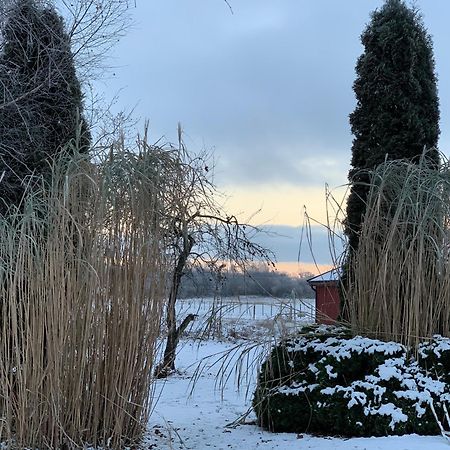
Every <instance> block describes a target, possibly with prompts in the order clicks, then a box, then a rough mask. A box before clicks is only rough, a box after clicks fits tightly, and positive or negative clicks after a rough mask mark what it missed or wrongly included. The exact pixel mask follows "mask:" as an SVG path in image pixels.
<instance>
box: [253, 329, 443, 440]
mask: <svg viewBox="0 0 450 450" xmlns="http://www.w3.org/2000/svg"><path fill="white" fill-rule="evenodd" d="M444 343H445V344H444ZM444 345H446V346H447V348H446V350H447V349H448V350H449V353H448V355H446V356H447V358H448V360H450V340H448V339H447V340H444V339H442V338H441V340H440V341H433V342H432V343H430V344H427V345H424V346H422V347H421V349H420V352H421V355H422V356H421V358H420V364H418V363H417V362H416V361H414V360H413V359H411V358H410V357H409V356H408V352H407V350H406V348H405V347H404V346H402V345H400V344H398V343H395V342H382V341H379V340H375V339H369V338H365V337H361V336H356V337H353V338H351V337H350V336H349V335H347V334H346V332H345V330H343V329H334V330H333V329H331V328H329V327H328V328H323V327H321V328H319V329H317V330H306V331H305V330H304V331H303V332H302V334H301V335H300V336H299V337H298V338H295V339H291V340H288V341H285V342H283V343H281V344H280V345H278V346H277V347H275V348H274V349H273V350H272V352H271V354H270V356H269V358H268V359H267V360H266V361H265V362H264V363H263V365H262V368H261V372H260V374H259V378H258V386H257V389H256V391H255V396H254V400H253V406H254V408H255V411H256V414H257V417H258V422H259V424H260V425H261V426H263V427H265V428H268V429H270V430H272V431H277V432H283V431H284V432H306V431H308V432H312V433H319V434H324V435H343V436H386V435H394V434H397V435H400V434H407V433H417V434H438V433H439V428H438V425H437V421H436V418H435V416H434V414H433V412H432V409H431V407H430V405H431V404H432V405H433V407H434V409H435V411H436V412H437V414H438V416H439V419H442V418H443V417H442V416H443V412H442V402H447V401H448V400H449V399H450V395H449V392H450V388H449V387H450V386H449V384H447V383H446V382H444V381H443V380H441V378H440V376H439V375H438V374H437V373H436V371H435V370H434V365H435V364H437V361H440V359H439V358H438V357H437V354H436V353H437V352H433V350H432V349H436V348H443V347H444ZM431 353H433V355H434V357H435V359H433V358H431ZM442 354H443V353H441V355H442ZM424 355H426V356H424ZM425 360H426V361H427V362H428V363H429V364H430V365H429V367H428V369H425V368H424V366H423V364H422V362H423V361H425ZM446 361H447V360H446ZM441 363H442V362H441ZM442 422H443V420H442Z"/></svg>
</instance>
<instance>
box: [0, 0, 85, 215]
mask: <svg viewBox="0 0 450 450" xmlns="http://www.w3.org/2000/svg"><path fill="white" fill-rule="evenodd" d="M2 38H3V46H2V53H1V55H0V84H1V85H2V89H0V176H1V177H2V182H1V183H0V198H1V201H0V213H2V214H4V213H5V211H6V209H7V207H8V205H9V204H11V203H12V204H15V205H18V204H19V203H20V200H21V198H22V194H23V185H24V183H26V182H27V181H26V180H27V176H29V175H30V174H32V173H34V174H36V173H37V174H43V175H44V176H46V175H47V174H48V173H49V168H50V166H49V159H50V158H51V157H52V156H55V155H56V154H57V153H58V152H59V151H60V150H61V149H62V148H63V147H64V146H65V145H66V144H67V143H68V142H69V141H71V140H78V142H77V146H78V148H80V150H81V151H87V150H88V148H89V143H90V134H89V131H88V129H87V126H86V123H85V121H84V119H83V116H82V114H83V95H82V92H81V87H80V83H79V81H78V79H77V76H76V71H75V65H74V61H73V55H72V52H71V48H70V40H69V37H68V35H67V34H66V32H65V29H64V22H63V19H62V18H61V17H60V16H59V15H58V14H57V12H56V11H55V10H54V9H53V8H52V7H50V6H48V5H45V4H41V3H40V2H39V1H38V0H17V1H16V2H15V4H14V5H13V7H12V8H11V10H10V11H9V13H8V15H7V20H6V22H5V24H4V27H3V30H2Z"/></svg>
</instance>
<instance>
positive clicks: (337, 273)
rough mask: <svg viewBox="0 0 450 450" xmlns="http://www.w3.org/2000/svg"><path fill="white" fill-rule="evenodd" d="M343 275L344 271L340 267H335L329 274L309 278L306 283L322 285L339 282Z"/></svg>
mask: <svg viewBox="0 0 450 450" xmlns="http://www.w3.org/2000/svg"><path fill="white" fill-rule="evenodd" d="M341 275H342V270H341V268H340V267H335V268H334V269H331V270H329V271H328V272H324V273H321V274H320V275H316V276H315V277H312V278H308V279H307V280H306V281H307V282H308V283H309V284H320V283H330V282H333V281H339V280H340V278H341Z"/></svg>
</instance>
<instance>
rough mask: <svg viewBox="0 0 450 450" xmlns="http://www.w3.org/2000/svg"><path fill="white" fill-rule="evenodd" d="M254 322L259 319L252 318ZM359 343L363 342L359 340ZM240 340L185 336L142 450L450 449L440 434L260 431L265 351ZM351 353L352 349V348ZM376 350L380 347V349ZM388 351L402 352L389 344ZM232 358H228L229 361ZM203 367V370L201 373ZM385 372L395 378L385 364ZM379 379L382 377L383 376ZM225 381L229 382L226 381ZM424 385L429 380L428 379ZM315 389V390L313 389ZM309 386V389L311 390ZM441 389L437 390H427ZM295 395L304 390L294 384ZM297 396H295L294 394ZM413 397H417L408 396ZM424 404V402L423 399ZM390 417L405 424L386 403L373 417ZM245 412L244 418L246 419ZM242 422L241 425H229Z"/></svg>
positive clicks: (159, 385)
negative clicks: (258, 392)
mask: <svg viewBox="0 0 450 450" xmlns="http://www.w3.org/2000/svg"><path fill="white" fill-rule="evenodd" d="M248 319H249V320H250V321H251V320H253V319H255V318H248ZM360 343H361V342H360ZM241 344H242V345H247V347H245V348H246V349H247V353H246V355H247V357H248V358H247V359H243V360H241V363H242V364H241V365H238V366H237V367H238V369H240V370H241V374H245V375H248V376H247V377H246V376H241V377H240V380H241V384H240V386H239V388H238V386H237V383H236V371H235V370H234V363H236V362H238V360H239V354H240V350H239V348H238V347H237V345H241ZM252 344H253V343H252V342H249V341H247V342H244V341H242V340H235V341H230V340H226V341H225V340H224V341H218V340H214V339H208V340H201V341H200V340H194V339H192V338H186V337H185V338H183V340H182V341H181V343H180V349H179V354H178V356H177V368H178V374H176V375H173V376H171V377H169V378H168V379H167V380H157V381H156V382H155V391H154V398H155V404H154V410H153V413H152V416H151V418H150V421H149V431H148V435H147V437H146V442H145V443H144V446H143V448H146V449H158V450H172V449H174V450H208V449H220V450H233V449H236V450H237V449H239V450H243V449H246V450H247V449H248V450H256V449H258V450H259V449H261V450H284V449H289V450H300V449H301V450H303V449H310V450H348V449H351V450H363V449H364V450H422V449H424V448H432V449H433V450H444V449H445V450H449V448H450V447H449V444H448V443H447V441H446V440H445V439H444V438H442V437H441V436H431V437H430V436H416V435H411V436H392V437H384V438H352V439H340V438H337V437H330V438H325V437H315V436H310V435H308V434H302V435H297V434H295V433H270V432H268V431H265V430H263V429H261V428H259V427H258V426H257V425H256V423H255V415H254V413H253V412H251V411H250V412H249V410H250V407H251V397H252V394H253V390H254V387H255V382H256V374H257V371H256V367H257V366H258V362H259V361H260V359H258V356H261V354H262V353H261V352H262V351H263V348H262V347H255V346H252ZM348 350H350V349H348ZM377 350H378V349H377ZM388 350H391V351H392V350H393V351H394V352H395V350H398V347H397V348H393V347H390V348H389V346H388ZM265 351H267V349H265ZM227 355H228V357H227ZM199 368H200V369H199ZM383 370H386V373H384V374H383V375H385V376H388V375H391V373H390V370H391V369H390V368H389V367H388V366H387V367H386V369H383ZM380 375H381V374H380ZM225 381H226V382H225ZM424 382H425V381H424ZM311 387H312V386H311ZM311 387H309V388H311ZM428 387H430V388H434V389H437V388H438V386H428ZM291 389H292V390H293V391H295V390H298V391H299V392H300V391H301V390H304V389H305V387H304V386H300V385H298V386H293V387H292V388H291ZM294 393H295V392H293V394H294ZM409 395H411V396H413V395H418V393H417V392H412V391H411V392H410V393H409ZM424 400H425V399H424ZM352 401H353V402H355V401H358V402H360V403H364V399H363V396H362V395H361V396H360V395H358V394H356V393H355V394H352V397H350V398H349V402H352ZM374 413H375V414H388V415H389V416H391V417H392V424H394V423H395V421H402V420H404V417H402V412H401V410H397V409H396V407H395V406H394V405H391V406H389V405H383V406H382V407H380V408H379V409H378V410H377V411H371V412H370V414H374ZM245 414H247V415H246V416H244V415H245ZM242 417H244V418H243V420H242V423H241V424H239V425H237V426H233V427H232V426H227V425H230V424H232V423H233V422H236V421H238V420H239V419H240V418H242Z"/></svg>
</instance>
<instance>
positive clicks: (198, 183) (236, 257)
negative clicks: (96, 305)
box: [155, 127, 274, 378]
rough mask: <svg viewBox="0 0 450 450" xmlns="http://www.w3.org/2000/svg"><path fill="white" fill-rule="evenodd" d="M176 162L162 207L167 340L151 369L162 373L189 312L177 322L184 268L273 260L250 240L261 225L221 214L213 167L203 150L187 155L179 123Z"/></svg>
mask: <svg viewBox="0 0 450 450" xmlns="http://www.w3.org/2000/svg"><path fill="white" fill-rule="evenodd" d="M178 136H179V149H178V158H179V161H178V164H177V166H176V170H175V172H174V177H173V179H172V180H171V182H170V183H169V184H168V186H167V189H168V193H169V195H170V196H171V199H170V201H169V202H168V205H170V206H171V208H172V209H170V210H168V211H166V213H167V214H168V216H169V217H170V221H169V223H170V227H169V229H167V230H166V236H167V238H168V246H167V249H168V252H170V254H171V257H172V264H173V273H172V278H171V281H170V285H169V292H168V300H167V305H166V325H167V341H166V346H165V350H164V355H163V358H162V361H161V362H160V364H159V365H158V367H157V368H156V371H155V375H156V376H157V377H160V378H162V377H166V376H167V375H169V374H170V373H172V372H173V371H174V370H175V359H176V350H177V345H178V342H179V339H180V337H181V335H182V333H183V332H184V331H185V329H186V328H187V327H188V326H189V324H190V323H191V321H192V320H194V316H193V315H192V314H190V315H188V316H186V317H185V318H184V319H183V320H182V321H181V323H180V324H179V325H178V326H177V316H176V302H177V298H178V291H179V287H180V283H181V279H182V277H183V276H184V275H185V273H186V271H187V269H188V268H190V267H192V266H197V267H201V268H207V269H208V270H210V271H212V272H213V273H216V274H218V275H219V276H220V274H221V272H222V271H223V269H224V267H226V265H227V264H233V265H234V266H235V267H236V268H238V269H240V270H242V271H245V270H246V267H247V263H248V262H250V261H256V260H258V261H264V262H266V263H267V264H270V265H273V259H274V257H273V254H272V252H270V251H269V250H267V249H265V248H263V247H262V246H260V245H259V244H257V243H256V242H255V241H254V237H255V235H256V234H257V233H259V232H260V230H259V229H258V228H257V227H254V226H252V225H249V224H244V223H241V222H240V221H239V220H238V219H237V218H236V216H233V215H229V214H226V213H225V211H224V210H223V208H222V206H221V204H220V202H219V199H220V198H221V194H220V192H219V191H218V190H217V188H216V186H215V184H214V182H213V181H212V173H213V167H211V166H210V164H209V162H208V161H209V159H210V158H208V156H207V155H205V154H202V155H199V156H195V157H193V156H191V155H190V154H189V153H188V151H187V150H186V147H185V146H184V144H183V141H182V132H181V128H180V127H179V129H178Z"/></svg>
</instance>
